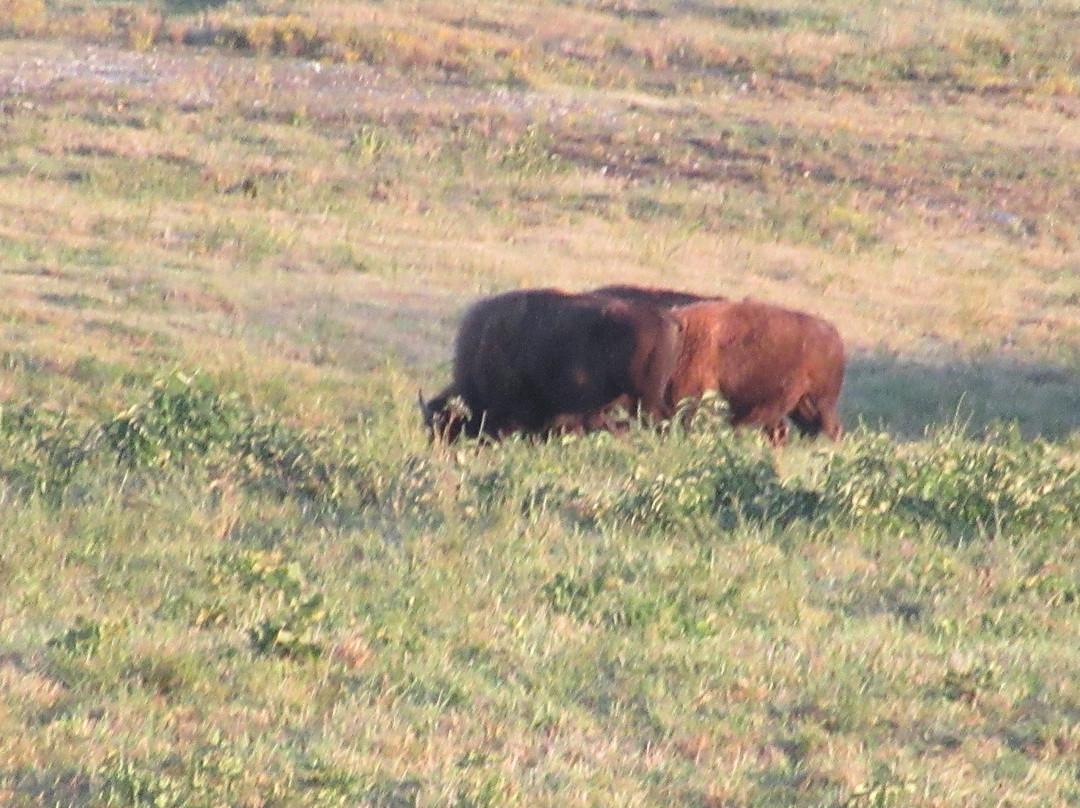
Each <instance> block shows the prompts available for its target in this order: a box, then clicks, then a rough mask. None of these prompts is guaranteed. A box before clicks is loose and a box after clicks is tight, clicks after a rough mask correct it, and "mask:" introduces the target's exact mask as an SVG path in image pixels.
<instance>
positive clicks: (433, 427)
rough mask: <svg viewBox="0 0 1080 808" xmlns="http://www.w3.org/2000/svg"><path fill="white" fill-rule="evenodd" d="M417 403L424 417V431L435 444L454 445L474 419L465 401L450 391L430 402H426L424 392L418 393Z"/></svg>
mask: <svg viewBox="0 0 1080 808" xmlns="http://www.w3.org/2000/svg"><path fill="white" fill-rule="evenodd" d="M417 403H418V404H419V405H420V411H421V412H422V413H423V415H424V429H426V430H427V433H428V438H429V440H431V441H432V442H433V443H434V442H440V443H453V442H454V441H455V440H457V438H458V436H460V435H461V432H462V430H463V429H464V428H465V426H466V425H467V424H468V423H469V421H470V420H471V419H472V413H471V411H470V410H469V407H468V405H467V404H466V403H465V400H464V399H463V398H462V397H461V396H460V395H458V394H457V393H455V392H453V390H450V389H447V390H444V391H443V392H442V393H439V395H437V396H435V398H433V399H431V400H429V401H424V393H423V391H417Z"/></svg>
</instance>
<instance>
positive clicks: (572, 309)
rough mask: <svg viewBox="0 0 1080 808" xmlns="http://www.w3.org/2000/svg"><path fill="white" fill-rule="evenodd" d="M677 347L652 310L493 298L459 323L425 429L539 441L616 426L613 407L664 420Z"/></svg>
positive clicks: (558, 296) (551, 296)
mask: <svg viewBox="0 0 1080 808" xmlns="http://www.w3.org/2000/svg"><path fill="white" fill-rule="evenodd" d="M679 344H680V342H679V326H678V323H677V322H676V321H675V319H674V318H673V317H672V316H671V315H669V314H668V313H666V312H665V311H661V310H660V309H658V308H656V307H655V306H648V305H642V304H640V303H636V302H634V301H628V300H620V299H613V298H610V297H605V296H600V295H592V294H583V295H574V294H568V293H565V292H561V291H558V290H555V289H525V290H519V291H513V292H506V293H504V294H501V295H496V296H494V297H491V298H486V299H484V300H481V301H479V302H478V303H476V304H474V305H473V306H472V307H471V308H470V309H469V310H468V311H467V312H466V313H465V316H464V318H463V319H462V322H461V326H460V328H459V329H458V334H457V338H456V341H455V344H454V365H453V380H452V381H451V383H450V385H449V386H448V387H447V388H446V389H445V390H443V391H442V392H441V393H440V394H439V395H438V396H436V397H435V398H434V399H432V400H431V401H429V402H427V403H424V402H423V401H422V400H421V404H422V406H423V410H424V417H425V423H426V425H427V426H428V428H429V429H432V430H433V433H434V434H435V435H436V436H439V437H442V438H444V439H446V440H453V439H454V438H456V437H457V436H458V435H459V434H460V433H461V432H464V433H465V434H466V435H468V436H470V437H477V436H479V435H481V433H482V434H484V435H486V436H489V437H494V438H500V437H503V436H505V435H508V434H510V433H513V432H523V433H526V434H537V435H542V434H545V433H548V432H551V431H555V430H566V429H574V430H584V429H590V428H597V427H607V426H610V424H611V422H610V420H609V419H610V416H609V415H608V414H606V413H605V412H604V411H605V408H608V407H610V406H611V405H612V403H613V402H620V403H624V404H626V405H627V406H629V407H630V408H632V409H637V408H639V407H640V409H641V411H642V412H644V413H646V414H648V415H649V416H651V417H652V418H654V419H656V420H660V419H663V418H666V417H668V416H669V415H670V412H669V410H668V409H667V407H666V397H665V393H666V388H667V383H668V381H669V379H670V377H671V373H672V371H673V370H674V367H675V362H676V360H677V359H678V355H679ZM455 398H460V401H461V403H463V404H464V411H460V410H456V409H455V407H454V399H455Z"/></svg>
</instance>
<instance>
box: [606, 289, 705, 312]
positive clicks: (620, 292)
mask: <svg viewBox="0 0 1080 808" xmlns="http://www.w3.org/2000/svg"><path fill="white" fill-rule="evenodd" d="M589 294H593V295H602V296H604V297H614V298H617V299H619V300H628V301H630V302H632V303H644V304H647V305H651V306H659V307H660V308H665V309H670V308H673V307H674V306H686V305H688V304H690V303H698V302H700V301H702V300H720V299H722V298H717V297H705V296H703V295H699V294H696V293H695V292H685V291H683V290H681V289H666V288H664V287H662V286H634V285H632V284H625V283H618V284H613V285H611V286H601V287H600V288H599V289H593V290H592V291H591V292H589Z"/></svg>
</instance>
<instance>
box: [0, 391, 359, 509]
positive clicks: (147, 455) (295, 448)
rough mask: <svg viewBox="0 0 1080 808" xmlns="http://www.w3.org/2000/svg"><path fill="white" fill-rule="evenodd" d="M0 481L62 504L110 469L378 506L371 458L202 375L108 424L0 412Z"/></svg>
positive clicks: (154, 394)
mask: <svg viewBox="0 0 1080 808" xmlns="http://www.w3.org/2000/svg"><path fill="white" fill-rule="evenodd" d="M0 443H2V444H4V448H5V453H4V461H3V462H2V463H0V480H5V481H6V482H7V484H8V486H9V488H10V489H14V490H15V491H17V492H20V493H22V494H24V495H40V496H42V497H44V498H45V499H46V500H47V501H49V502H51V503H53V504H59V503H60V502H61V501H62V500H63V498H64V496H65V495H67V494H70V493H71V492H72V489H73V486H74V484H75V482H76V481H77V479H78V478H79V475H80V474H83V475H89V474H93V473H94V472H95V471H99V472H100V471H106V470H108V469H109V468H110V467H111V468H112V469H113V472H114V473H115V472H119V473H120V474H121V475H122V476H123V477H124V478H125V479H127V478H129V477H131V476H132V475H136V476H138V477H139V478H140V479H141V480H143V481H144V482H146V483H148V484H154V483H160V482H165V481H167V480H169V479H171V478H172V477H173V475H176V474H186V475H192V474H202V475H204V476H207V477H209V478H212V479H231V480H235V481H237V482H238V483H239V484H241V485H242V486H244V487H245V488H247V489H249V490H253V491H262V492H266V493H270V494H272V495H276V496H278V497H280V498H293V499H297V500H299V501H301V503H306V504H313V505H316V506H319V507H333V508H338V509H340V508H346V507H348V508H361V507H364V506H366V505H368V504H370V503H371V502H373V501H374V499H375V490H374V482H373V478H372V476H371V473H370V469H369V464H368V461H367V459H366V458H364V457H362V456H361V455H360V454H359V453H358V451H357V450H356V449H355V448H354V447H351V446H346V445H344V444H343V443H342V441H341V439H340V438H338V437H336V436H334V435H330V434H328V433H326V432H323V431H319V430H303V429H300V428H297V427H294V426H291V425H289V424H287V423H285V422H283V421H282V420H281V419H280V418H279V417H277V416H276V415H274V414H272V413H271V414H268V413H263V412H258V411H255V410H254V409H252V408H251V406H250V405H249V404H247V403H246V402H244V401H243V400H242V399H241V398H240V396H238V395H237V394H235V393H223V392H221V391H220V390H218V389H216V387H215V386H214V384H213V382H212V380H211V379H209V378H208V377H206V376H205V375H203V374H198V373H197V374H194V375H191V376H187V375H184V374H182V373H174V374H172V375H171V376H169V377H166V378H163V379H159V380H158V381H156V382H155V383H154V384H153V386H152V389H151V392H150V394H149V395H148V396H147V397H146V398H145V399H144V400H143V401H141V402H139V403H137V404H135V405H134V406H132V407H129V408H128V409H126V410H124V411H122V412H119V413H117V414H115V415H113V416H109V417H106V418H104V419H102V420H98V421H94V420H90V421H86V420H80V419H78V418H76V417H75V416H73V415H71V414H70V413H68V412H65V411H62V412H52V411H48V410H43V409H41V408H36V407H33V406H30V405H24V406H22V407H16V408H12V409H4V410H0Z"/></svg>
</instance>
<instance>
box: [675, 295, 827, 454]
mask: <svg viewBox="0 0 1080 808" xmlns="http://www.w3.org/2000/svg"><path fill="white" fill-rule="evenodd" d="M672 315H673V316H674V317H675V319H676V320H678V321H679V323H680V325H681V326H682V332H683V333H682V350H681V353H680V356H679V361H678V363H677V365H676V368H675V371H674V373H673V374H672V378H671V383H670V385H669V387H668V402H669V406H671V407H674V406H676V405H678V404H679V403H680V402H682V401H683V400H684V399H690V400H691V402H690V403H689V404H688V406H687V409H686V410H685V418H686V419H689V418H690V417H691V416H692V414H693V409H694V404H693V401H696V400H698V399H700V398H701V396H702V395H703V394H704V393H705V392H706V391H709V390H715V391H716V392H718V393H719V395H720V396H721V397H722V398H723V399H724V400H725V401H727V403H728V406H729V408H730V420H731V423H732V425H733V426H736V427H738V426H744V425H759V426H761V427H762V428H763V429H764V430H765V433H766V435H767V436H768V438H769V440H770V442H771V443H772V444H773V445H782V444H784V443H786V442H787V437H788V426H787V421H786V419H787V418H790V419H791V420H792V421H793V422H794V423H795V426H796V427H798V429H799V431H800V432H801V433H802V434H804V435H816V434H818V433H819V432H824V433H825V434H826V435H828V436H829V437H830V438H832V439H833V440H836V439H837V438H839V436H840V432H841V425H840V420H839V418H838V417H837V413H836V405H837V401H838V400H839V398H840V387H841V385H842V384H843V381H844V364H845V355H844V343H843V341H842V340H841V338H840V334H839V333H838V332H837V330H836V329H835V328H834V327H833V326H832V325H831V324H830V323H828V322H826V321H825V320H822V319H821V318H819V317H815V316H813V315H810V314H805V313H803V312H799V311H793V310H791V309H785V308H781V307H779V306H773V305H769V304H766V303H761V302H757V301H753V300H743V301H705V302H700V303H694V304H691V305H687V306H681V307H678V308H675V309H673V310H672Z"/></svg>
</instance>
